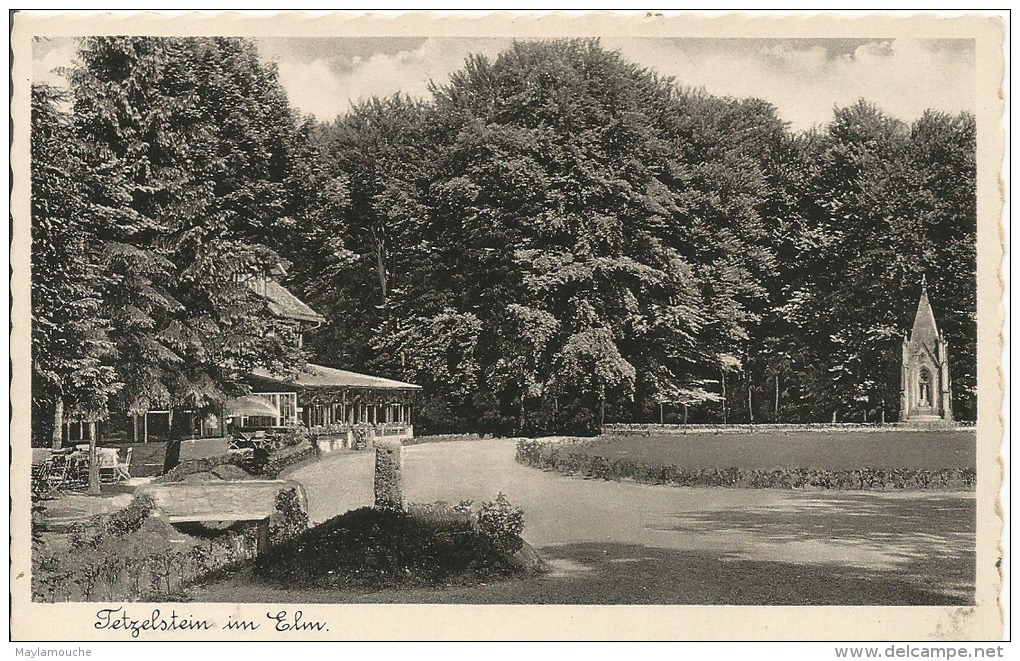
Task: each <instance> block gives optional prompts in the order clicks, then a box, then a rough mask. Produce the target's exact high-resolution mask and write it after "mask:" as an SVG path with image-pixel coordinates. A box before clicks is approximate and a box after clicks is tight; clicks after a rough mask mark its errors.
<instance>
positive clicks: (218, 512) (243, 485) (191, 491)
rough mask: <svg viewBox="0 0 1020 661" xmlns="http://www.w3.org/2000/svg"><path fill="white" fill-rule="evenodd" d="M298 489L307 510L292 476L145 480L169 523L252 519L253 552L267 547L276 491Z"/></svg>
mask: <svg viewBox="0 0 1020 661" xmlns="http://www.w3.org/2000/svg"><path fill="white" fill-rule="evenodd" d="M290 488H293V489H295V490H296V491H297V494H298V501H299V503H300V505H301V508H302V509H304V510H305V511H308V497H307V496H306V494H305V489H304V487H303V486H302V485H301V484H300V483H299V482H294V481H293V480H239V481H236V482H221V481H215V482H212V481H210V482H168V483H161V484H147V485H145V486H143V487H140V488H139V489H138V493H144V494H148V495H149V496H151V497H152V499H153V501H154V502H155V503H156V507H158V508H159V510H160V511H161V512H162V515H163V516H164V517H165V518H166V520H167V521H168V522H169V523H211V522H216V521H238V522H252V523H255V524H256V525H257V526H258V536H257V540H258V542H257V546H256V554H257V555H262V554H263V553H265V552H266V550H268V548H269V518H270V517H271V516H272V515H273V514H274V513H275V512H276V495H277V494H278V493H280V492H281V491H283V490H284V489H290Z"/></svg>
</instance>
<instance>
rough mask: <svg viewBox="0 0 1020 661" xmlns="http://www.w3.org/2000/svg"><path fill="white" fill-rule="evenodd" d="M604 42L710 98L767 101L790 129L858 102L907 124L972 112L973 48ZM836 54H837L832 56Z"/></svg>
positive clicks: (910, 43) (927, 43) (902, 42)
mask: <svg viewBox="0 0 1020 661" xmlns="http://www.w3.org/2000/svg"><path fill="white" fill-rule="evenodd" d="M710 41H711V40H698V42H701V43H698V44H696V45H695V44H691V43H690V42H689V41H687V40H658V39H656V40H651V39H645V40H643V39H626V40H604V43H605V45H606V46H608V47H611V48H615V49H619V50H620V51H621V53H622V54H623V55H624V57H626V58H628V59H631V60H634V61H636V62H639V63H641V64H643V65H645V66H649V67H652V68H654V69H656V70H657V71H659V72H660V73H662V74H665V75H671V76H674V77H675V78H676V80H677V82H678V83H680V84H682V85H689V86H692V87H704V88H705V90H706V91H708V92H709V93H711V94H717V95H723V96H734V97H738V98H744V97H750V96H754V97H759V98H762V99H765V100H766V101H769V102H771V103H772V104H773V105H775V106H776V108H777V109H778V111H779V115H780V116H781V117H782V118H783V119H784V120H786V121H788V122H790V124H791V127H792V128H794V129H807V128H810V127H812V126H815V125H821V124H825V123H827V122H829V121H830V120H831V119H832V109H833V107H834V106H845V105H849V104H852V103H854V102H855V101H856V100H857V99H859V98H862V97H863V98H865V99H867V100H869V101H872V102H874V103H875V104H877V105H878V107H880V108H881V109H883V110H884V111H885V112H886V113H887V114H889V115H892V116H894V117H897V118H899V119H902V120H904V121H911V120H913V119H916V118H917V117H919V116H920V115H921V114H922V113H923V112H924V111H925V110H926V109H928V108H933V109H935V110H941V111H944V112H950V113H957V112H960V111H962V110H966V111H970V112H973V111H974V110H975V89H974V50H973V42H969V41H967V42H963V43H952V42H947V41H935V40H920V39H912V40H911V39H896V40H875V41H869V42H866V43H862V44H860V45H857V46H856V47H854V48H853V49H852V50H848V51H846V52H838V49H834V48H832V47H831V45H830V44H827V43H826V40H812V41H811V43H803V42H785V41H781V40H774V41H773V40H750V42H751V46H750V47H743V48H740V47H734V46H733V42H734V41H735V40H725V42H720V43H719V44H718V46H717V47H712V45H711V44H710V43H705V42H710ZM834 50H836V51H837V52H833V51H834Z"/></svg>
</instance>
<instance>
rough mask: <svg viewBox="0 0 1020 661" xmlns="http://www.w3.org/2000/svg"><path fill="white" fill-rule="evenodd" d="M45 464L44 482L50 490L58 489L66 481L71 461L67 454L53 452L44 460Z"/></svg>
mask: <svg viewBox="0 0 1020 661" xmlns="http://www.w3.org/2000/svg"><path fill="white" fill-rule="evenodd" d="M45 466H46V468H45V469H44V472H45V476H46V483H47V485H48V486H49V489H50V491H55V490H57V489H60V488H62V487H64V486H65V485H66V484H67V483H68V481H69V477H70V471H71V462H70V457H69V456H68V455H66V454H54V455H53V456H51V457H50V458H49V459H47V460H46V464H45Z"/></svg>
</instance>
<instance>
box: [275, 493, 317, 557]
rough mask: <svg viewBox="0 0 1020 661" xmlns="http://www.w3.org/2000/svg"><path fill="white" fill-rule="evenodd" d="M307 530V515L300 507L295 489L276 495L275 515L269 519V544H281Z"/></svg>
mask: <svg viewBox="0 0 1020 661" xmlns="http://www.w3.org/2000/svg"><path fill="white" fill-rule="evenodd" d="M306 530H308V513H307V512H305V510H304V508H303V507H302V506H301V498H300V497H299V496H298V492H297V489H295V488H294V487H291V488H289V489H283V490H282V491H280V493H278V494H276V513H275V514H274V516H273V517H271V521H270V526H269V542H270V543H271V544H282V543H284V542H286V541H289V540H291V539H294V538H295V537H297V536H298V535H300V534H301V533H303V532H304V531H306Z"/></svg>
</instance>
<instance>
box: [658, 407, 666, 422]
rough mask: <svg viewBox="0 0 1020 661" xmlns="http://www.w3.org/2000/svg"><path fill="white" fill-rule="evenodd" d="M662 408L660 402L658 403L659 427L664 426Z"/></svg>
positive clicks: (664, 420)
mask: <svg viewBox="0 0 1020 661" xmlns="http://www.w3.org/2000/svg"><path fill="white" fill-rule="evenodd" d="M662 407H663V404H662V402H659V424H660V425H664V424H666V416H665V414H664V413H663V412H662Z"/></svg>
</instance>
